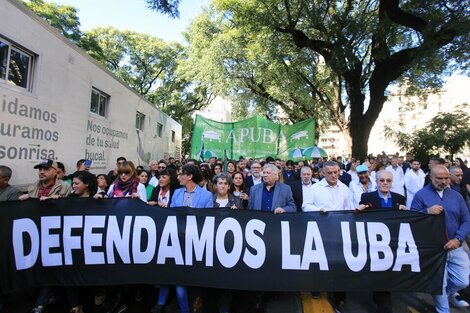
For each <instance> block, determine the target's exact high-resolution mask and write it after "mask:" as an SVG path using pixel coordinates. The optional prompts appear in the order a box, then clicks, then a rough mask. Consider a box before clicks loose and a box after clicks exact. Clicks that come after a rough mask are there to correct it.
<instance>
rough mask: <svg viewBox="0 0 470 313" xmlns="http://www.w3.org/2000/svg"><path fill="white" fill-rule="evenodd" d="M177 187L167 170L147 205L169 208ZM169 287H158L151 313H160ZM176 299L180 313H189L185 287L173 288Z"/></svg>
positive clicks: (163, 172)
mask: <svg viewBox="0 0 470 313" xmlns="http://www.w3.org/2000/svg"><path fill="white" fill-rule="evenodd" d="M178 187H179V182H178V176H177V173H176V171H175V170H173V169H171V168H167V169H165V170H163V171H162V172H161V173H160V179H159V180H158V186H157V187H155V188H154V189H153V192H152V195H151V196H150V198H149V202H148V204H149V205H152V206H154V205H158V206H159V207H164V208H166V207H170V204H171V200H172V198H173V194H174V191H175V190H176V189H177V188H178ZM170 287H171V286H167V285H163V286H160V289H159V291H158V299H157V303H156V304H155V306H154V307H153V308H152V309H151V310H150V312H152V313H161V312H162V311H163V308H164V307H165V305H166V301H167V299H168V294H169V291H170ZM175 289H176V298H177V300H178V306H179V307H180V312H181V313H189V303H188V295H187V290H186V287H184V286H175Z"/></svg>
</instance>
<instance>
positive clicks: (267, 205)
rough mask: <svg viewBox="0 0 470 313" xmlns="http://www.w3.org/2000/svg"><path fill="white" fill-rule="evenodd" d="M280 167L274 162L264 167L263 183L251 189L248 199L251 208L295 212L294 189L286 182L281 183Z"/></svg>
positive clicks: (277, 212) (276, 212)
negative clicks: (279, 180)
mask: <svg viewBox="0 0 470 313" xmlns="http://www.w3.org/2000/svg"><path fill="white" fill-rule="evenodd" d="M278 179H279V169H278V168H277V167H276V166H275V165H272V164H266V165H265V166H264V167H263V183H262V184H258V185H255V186H253V187H251V189H250V199H249V200H248V209H249V210H261V211H268V212H274V213H275V214H279V213H284V212H295V210H296V206H295V202H294V199H293V198H292V190H291V189H290V187H289V186H287V185H286V184H283V183H280V182H278V181H277V180H278Z"/></svg>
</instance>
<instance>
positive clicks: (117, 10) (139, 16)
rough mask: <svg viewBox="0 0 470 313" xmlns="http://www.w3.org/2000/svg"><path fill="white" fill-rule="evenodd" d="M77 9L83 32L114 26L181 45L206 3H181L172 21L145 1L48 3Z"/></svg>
mask: <svg viewBox="0 0 470 313" xmlns="http://www.w3.org/2000/svg"><path fill="white" fill-rule="evenodd" d="M50 1H51V2H55V3H59V4H65V5H71V6H74V7H76V8H78V10H79V11H78V16H79V18H80V23H81V26H80V28H81V29H82V30H90V29H92V28H95V27H99V26H113V27H115V28H117V29H120V30H124V29H129V30H133V31H136V32H139V33H146V34H150V35H152V36H155V37H159V38H162V39H164V40H166V41H172V40H177V41H180V42H183V40H184V39H183V36H182V34H181V33H182V32H183V31H184V30H185V29H186V28H187V27H188V26H189V24H190V22H191V20H193V19H194V18H195V17H196V16H197V14H199V13H200V12H201V11H202V6H204V5H207V4H208V3H209V0H182V1H181V4H180V18H179V19H171V18H169V17H168V16H166V15H163V14H161V13H157V12H154V11H151V10H149V9H147V5H146V3H145V1H144V0H50Z"/></svg>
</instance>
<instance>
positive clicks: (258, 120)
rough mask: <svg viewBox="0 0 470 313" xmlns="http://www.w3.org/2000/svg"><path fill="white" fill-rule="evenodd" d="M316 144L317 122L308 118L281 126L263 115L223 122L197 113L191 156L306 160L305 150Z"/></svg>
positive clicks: (198, 157)
mask: <svg viewBox="0 0 470 313" xmlns="http://www.w3.org/2000/svg"><path fill="white" fill-rule="evenodd" d="M314 144H315V121H314V120H313V119H308V120H305V121H302V122H299V123H296V124H293V125H278V124H276V123H273V122H271V121H269V120H267V119H265V118H262V117H260V116H254V117H251V118H249V119H246V120H243V121H239V122H233V123H221V122H216V121H213V120H210V119H206V118H204V117H202V116H200V115H196V121H195V123H194V129H193V136H192V141H191V158H195V159H200V158H201V153H203V157H204V159H205V160H207V159H208V158H210V157H212V156H215V157H217V158H223V156H224V150H227V157H228V158H229V159H238V158H239V157H241V156H243V157H245V158H265V157H267V156H272V157H279V158H282V159H293V160H297V159H299V160H300V159H302V158H303V150H304V149H306V148H308V147H311V146H314Z"/></svg>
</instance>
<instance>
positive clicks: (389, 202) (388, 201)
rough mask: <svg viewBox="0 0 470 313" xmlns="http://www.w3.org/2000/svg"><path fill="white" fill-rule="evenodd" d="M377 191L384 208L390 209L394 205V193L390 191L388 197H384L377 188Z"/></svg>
mask: <svg viewBox="0 0 470 313" xmlns="http://www.w3.org/2000/svg"><path fill="white" fill-rule="evenodd" d="M377 193H378V195H379V198H380V205H381V206H382V209H389V208H392V207H393V201H392V194H391V193H390V192H388V195H387V199H384V198H383V197H382V194H381V193H380V191H379V190H377Z"/></svg>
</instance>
